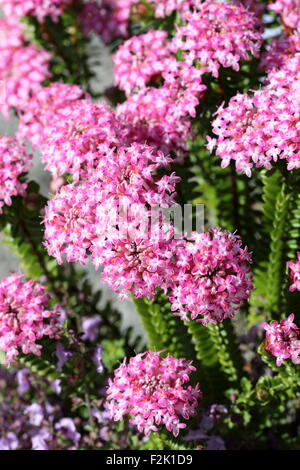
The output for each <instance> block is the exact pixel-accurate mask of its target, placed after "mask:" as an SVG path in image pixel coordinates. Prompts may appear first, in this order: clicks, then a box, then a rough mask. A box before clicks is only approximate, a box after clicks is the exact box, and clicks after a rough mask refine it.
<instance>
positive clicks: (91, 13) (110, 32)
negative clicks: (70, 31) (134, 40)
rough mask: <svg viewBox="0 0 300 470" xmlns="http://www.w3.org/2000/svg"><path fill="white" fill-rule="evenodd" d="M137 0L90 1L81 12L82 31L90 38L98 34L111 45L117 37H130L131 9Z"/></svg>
mask: <svg viewBox="0 0 300 470" xmlns="http://www.w3.org/2000/svg"><path fill="white" fill-rule="evenodd" d="M136 2H137V0H100V1H99V0H98V1H88V2H87V3H86V4H85V5H84V6H83V8H82V10H81V11H80V15H79V20H80V22H81V27H82V31H83V33H84V34H85V36H87V37H89V36H90V35H91V33H93V32H94V33H96V34H98V35H99V36H100V37H101V39H102V40H103V42H105V43H109V42H110V41H112V40H113V39H115V38H116V37H120V36H121V37H126V36H128V23H129V16H130V9H131V6H132V4H133V3H136Z"/></svg>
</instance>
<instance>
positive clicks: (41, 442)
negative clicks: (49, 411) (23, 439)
mask: <svg viewBox="0 0 300 470" xmlns="http://www.w3.org/2000/svg"><path fill="white" fill-rule="evenodd" d="M51 438H52V436H51V434H50V433H49V431H47V429H43V428H42V429H41V430H40V431H39V432H38V434H36V435H35V436H33V437H32V438H31V443H32V450H49V446H48V444H47V442H46V441H47V440H51Z"/></svg>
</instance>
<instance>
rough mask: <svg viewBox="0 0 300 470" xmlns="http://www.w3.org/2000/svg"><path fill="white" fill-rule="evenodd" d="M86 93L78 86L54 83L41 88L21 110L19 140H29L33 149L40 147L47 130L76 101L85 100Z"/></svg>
mask: <svg viewBox="0 0 300 470" xmlns="http://www.w3.org/2000/svg"><path fill="white" fill-rule="evenodd" d="M83 96H84V92H83V90H82V89H81V88H80V87H79V86H78V85H69V84H66V83H52V84H51V85H50V86H47V87H41V88H39V89H38V90H37V91H36V92H35V93H34V94H33V95H32V96H31V97H30V98H29V100H28V101H27V103H26V107H25V108H24V109H21V110H19V128H18V134H17V135H18V138H19V139H28V140H30V142H31V143H32V145H33V147H39V146H40V145H41V144H42V143H43V140H44V138H45V137H44V133H45V134H46V135H47V131H46V130H45V128H47V126H48V125H49V124H50V123H52V121H53V119H56V120H57V119H58V118H59V116H61V118H62V119H63V113H64V111H65V110H66V108H68V106H70V105H72V103H73V102H74V101H77V100H79V99H80V98H83Z"/></svg>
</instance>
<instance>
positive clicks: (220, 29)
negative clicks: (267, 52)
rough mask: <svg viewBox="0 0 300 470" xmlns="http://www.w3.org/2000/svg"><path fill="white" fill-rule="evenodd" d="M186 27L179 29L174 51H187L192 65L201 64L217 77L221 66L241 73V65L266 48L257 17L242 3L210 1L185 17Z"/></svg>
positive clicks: (184, 54) (184, 53)
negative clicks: (263, 46) (258, 27)
mask: <svg viewBox="0 0 300 470" xmlns="http://www.w3.org/2000/svg"><path fill="white" fill-rule="evenodd" d="M182 17H183V20H184V21H185V24H184V25H183V26H177V33H176V35H175V37H174V39H173V41H172V48H173V51H174V52H176V51H178V50H180V51H183V56H184V58H185V59H186V60H187V61H188V62H189V63H194V61H199V62H200V64H201V65H203V66H204V67H207V69H208V70H209V71H210V72H212V74H213V75H214V76H215V77H217V76H218V71H219V68H220V66H223V67H232V68H233V69H234V70H239V61H240V60H241V59H244V60H247V59H249V55H250V54H252V55H254V56H257V55H258V53H259V49H260V46H261V44H262V35H261V32H260V31H259V30H258V29H257V17H256V15H255V13H253V12H251V11H250V10H247V9H246V8H245V7H243V6H241V5H240V3H239V4H238V5H237V4H232V3H219V2H216V1H214V0H207V1H205V2H203V3H201V4H199V5H197V9H195V10H193V11H187V12H185V13H184V14H183V15H182Z"/></svg>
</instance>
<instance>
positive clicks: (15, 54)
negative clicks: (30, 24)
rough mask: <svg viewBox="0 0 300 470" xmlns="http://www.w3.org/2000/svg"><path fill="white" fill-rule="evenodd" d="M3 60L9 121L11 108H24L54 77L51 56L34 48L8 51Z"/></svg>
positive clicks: (0, 90) (0, 89)
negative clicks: (49, 79) (44, 83)
mask: <svg viewBox="0 0 300 470" xmlns="http://www.w3.org/2000/svg"><path fill="white" fill-rule="evenodd" d="M9 34H11V32H10V33H9ZM1 55H2V52H1ZM1 59H2V60H1V62H0V95H1V101H2V103H1V110H2V112H3V114H4V115H5V117H8V112H9V110H10V108H15V109H22V108H24V107H25V106H26V103H27V101H28V100H29V98H30V97H31V96H32V94H33V93H35V92H36V91H37V90H38V89H39V88H40V86H41V85H42V83H43V81H44V80H46V78H48V77H50V72H49V64H48V62H49V60H50V59H51V54H49V52H47V51H46V50H44V49H39V48H38V47H37V46H36V45H35V44H30V45H28V46H22V47H21V46H20V47H17V48H15V47H13V48H12V47H11V48H9V49H6V51H5V54H3V55H2V57H1Z"/></svg>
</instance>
